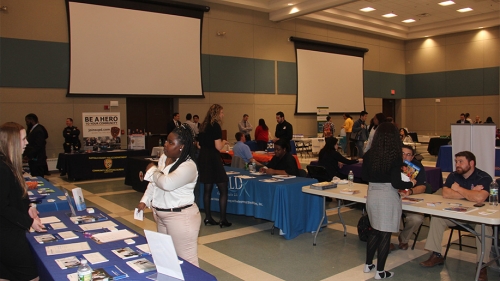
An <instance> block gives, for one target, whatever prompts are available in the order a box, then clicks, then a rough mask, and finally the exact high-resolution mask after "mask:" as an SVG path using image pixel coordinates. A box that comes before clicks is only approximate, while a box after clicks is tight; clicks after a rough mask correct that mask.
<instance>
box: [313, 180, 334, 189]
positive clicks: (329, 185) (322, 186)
mask: <svg viewBox="0 0 500 281" xmlns="http://www.w3.org/2000/svg"><path fill="white" fill-rule="evenodd" d="M336 187H337V184H336V183H333V182H329V181H324V182H318V183H313V184H311V189H316V190H325V189H330V188H336Z"/></svg>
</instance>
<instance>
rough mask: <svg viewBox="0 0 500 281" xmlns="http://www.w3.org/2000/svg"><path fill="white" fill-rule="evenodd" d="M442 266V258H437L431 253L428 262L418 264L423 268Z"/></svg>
mask: <svg viewBox="0 0 500 281" xmlns="http://www.w3.org/2000/svg"><path fill="white" fill-rule="evenodd" d="M442 264H444V258H443V257H438V256H437V255H436V254H434V253H432V254H431V256H430V257H429V259H428V260H426V261H423V262H421V263H420V265H421V266H423V267H434V266H436V265H442Z"/></svg>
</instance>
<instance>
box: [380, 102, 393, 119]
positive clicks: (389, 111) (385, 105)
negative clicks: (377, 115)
mask: <svg viewBox="0 0 500 281" xmlns="http://www.w3.org/2000/svg"><path fill="white" fill-rule="evenodd" d="M382 113H383V114H384V115H385V116H386V117H392V119H393V120H394V122H396V100H395V99H382Z"/></svg>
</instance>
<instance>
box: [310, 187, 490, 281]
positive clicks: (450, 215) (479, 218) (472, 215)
mask: <svg viewBox="0 0 500 281" xmlns="http://www.w3.org/2000/svg"><path fill="white" fill-rule="evenodd" d="M343 189H344V187H340V188H332V189H327V190H316V189H311V188H310V186H304V187H303V188H302V191H303V192H304V193H306V194H315V195H319V196H321V198H322V199H323V203H322V205H323V214H325V213H326V209H325V206H326V204H325V198H327V197H329V198H335V199H337V201H338V207H336V208H335V209H337V210H338V216H339V220H340V222H341V223H342V225H343V227H344V236H347V230H346V226H345V223H344V220H343V219H342V212H341V208H343V207H346V206H348V205H349V204H346V205H345V204H344V201H350V202H357V203H366V196H367V190H368V185H366V184H358V183H355V184H354V185H353V187H352V188H351V189H352V190H357V191H359V192H358V193H356V194H345V193H342V192H343ZM410 198H418V199H421V201H419V202H416V203H413V204H402V208H403V210H404V211H410V212H416V213H422V214H429V215H432V216H439V217H442V218H447V219H450V220H451V221H452V222H454V223H457V224H459V225H462V226H463V225H464V221H465V222H470V223H474V224H480V225H481V229H482V230H481V234H478V233H476V232H475V231H474V230H473V229H469V230H470V231H471V233H472V234H473V235H476V236H478V237H479V238H480V240H481V241H485V239H486V238H488V239H491V238H493V237H498V225H500V212H498V211H499V210H500V206H491V205H489V204H486V205H484V206H483V207H479V208H477V207H473V205H474V204H475V202H471V201H465V200H458V199H446V198H443V196H441V195H434V194H426V193H422V194H415V195H412V196H410ZM436 202H441V204H435V203H436ZM427 203H431V204H427ZM449 206H462V207H467V208H470V211H467V212H457V211H450V210H445V208H446V207H449ZM488 210H493V211H495V212H493V213H492V212H488ZM480 212H486V213H483V214H481V213H480ZM321 221H322V220H321ZM321 226H323V224H321V223H320V224H318V226H317V231H316V234H315V236H314V240H313V245H316V237H317V235H318V233H319V229H320V228H321ZM487 226H492V227H493V236H487V235H485V227H487ZM493 241H494V245H493V247H494V248H493V249H495V252H496V259H498V258H499V257H500V254H499V249H498V239H493ZM484 248H485V246H484V243H481V256H480V257H479V260H483V257H484V255H485V254H487V255H489V254H490V253H485V252H484V251H485V249H484ZM493 262H494V259H491V260H490V262H489V263H488V264H491V263H493ZM488 264H486V265H485V264H483V267H484V266H487V265H488ZM480 270H481V267H478V268H477V271H476V276H475V279H474V280H478V277H479V271H480Z"/></svg>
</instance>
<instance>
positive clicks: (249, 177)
mask: <svg viewBox="0 0 500 281" xmlns="http://www.w3.org/2000/svg"><path fill="white" fill-rule="evenodd" d="M234 177H235V178H240V179H255V177H252V176H247V175H239V176H234Z"/></svg>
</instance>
